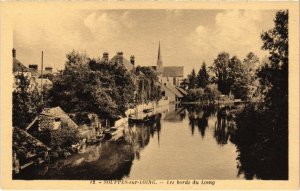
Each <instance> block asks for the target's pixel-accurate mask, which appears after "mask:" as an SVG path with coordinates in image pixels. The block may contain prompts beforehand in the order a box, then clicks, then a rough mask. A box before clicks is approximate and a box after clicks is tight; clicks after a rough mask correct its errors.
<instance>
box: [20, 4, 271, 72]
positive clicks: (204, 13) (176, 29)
mask: <svg viewBox="0 0 300 191" xmlns="http://www.w3.org/2000/svg"><path fill="white" fill-rule="evenodd" d="M16 13H17V14H15V16H14V48H16V49H17V58H18V59H19V60H20V61H21V62H23V63H24V64H25V65H28V64H39V65H40V60H41V51H42V50H43V51H44V66H52V67H53V68H55V69H62V68H63V67H64V63H65V60H66V57H65V54H66V53H68V52H70V51H72V50H73V49H74V50H77V51H80V52H81V51H83V52H84V51H86V53H87V55H88V56H90V57H102V53H103V52H104V51H107V52H109V54H110V55H109V56H110V57H112V56H113V55H115V54H116V52H118V51H123V52H124V56H125V57H127V58H128V59H129V57H130V55H135V57H136V64H137V65H155V64H156V59H157V50H158V42H159V41H160V42H161V54H162V59H163V65H165V66H172V65H183V66H185V69H184V70H185V74H187V73H190V71H191V69H192V68H195V69H196V70H198V69H199V68H200V65H201V63H202V62H203V61H205V62H206V63H207V65H211V64H212V62H213V60H214V59H215V58H216V56H217V54H218V53H219V52H221V51H226V52H228V53H230V55H231V56H233V55H237V56H238V57H239V58H240V59H243V58H244V57H245V55H246V54H247V53H248V52H249V51H252V52H254V53H255V54H257V55H258V56H259V57H264V55H265V54H266V52H263V51H262V50H261V49H260V47H261V45H262V42H261V39H260V34H261V33H262V31H265V30H267V29H270V28H272V27H273V18H274V16H275V13H276V11H274V10H273V11H268V10H258V11H254V10H85V11H82V10H81V11H80V10H61V9H59V8H57V9H47V10H37V9H36V10H35V9H34V8H32V7H31V8H30V10H29V9H22V10H17V11H16Z"/></svg>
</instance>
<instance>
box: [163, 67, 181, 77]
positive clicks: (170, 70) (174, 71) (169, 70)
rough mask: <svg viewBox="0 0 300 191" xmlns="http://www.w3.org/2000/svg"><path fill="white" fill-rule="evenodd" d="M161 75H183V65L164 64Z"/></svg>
mask: <svg viewBox="0 0 300 191" xmlns="http://www.w3.org/2000/svg"><path fill="white" fill-rule="evenodd" d="M163 77H183V66H165V67H164V68H163Z"/></svg>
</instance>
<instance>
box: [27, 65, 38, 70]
mask: <svg viewBox="0 0 300 191" xmlns="http://www.w3.org/2000/svg"><path fill="white" fill-rule="evenodd" d="M28 67H29V68H30V69H34V70H38V65H36V64H29V66H28Z"/></svg>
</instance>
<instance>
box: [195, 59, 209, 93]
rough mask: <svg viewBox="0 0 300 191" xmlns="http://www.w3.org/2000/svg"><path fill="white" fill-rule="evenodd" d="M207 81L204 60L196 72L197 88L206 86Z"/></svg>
mask: <svg viewBox="0 0 300 191" xmlns="http://www.w3.org/2000/svg"><path fill="white" fill-rule="evenodd" d="M208 83H209V75H208V73H207V70H206V64H205V62H203V63H202V66H201V68H200V70H199V72H198V74H197V85H198V88H206V86H207V85H208Z"/></svg>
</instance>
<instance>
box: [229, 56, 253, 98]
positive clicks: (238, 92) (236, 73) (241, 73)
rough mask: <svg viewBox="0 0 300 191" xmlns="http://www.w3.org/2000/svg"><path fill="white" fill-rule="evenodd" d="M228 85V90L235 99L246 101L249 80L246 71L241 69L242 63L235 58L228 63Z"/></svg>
mask: <svg viewBox="0 0 300 191" xmlns="http://www.w3.org/2000/svg"><path fill="white" fill-rule="evenodd" d="M228 67H229V77H228V82H227V83H228V84H230V90H231V91H232V93H233V95H234V97H235V98H237V99H242V100H246V99H247V98H248V93H249V88H250V79H249V77H248V71H247V70H246V69H245V68H244V67H243V65H242V62H241V61H240V59H238V58H237V57H236V56H234V57H232V58H231V59H230V61H229V65H228Z"/></svg>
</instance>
